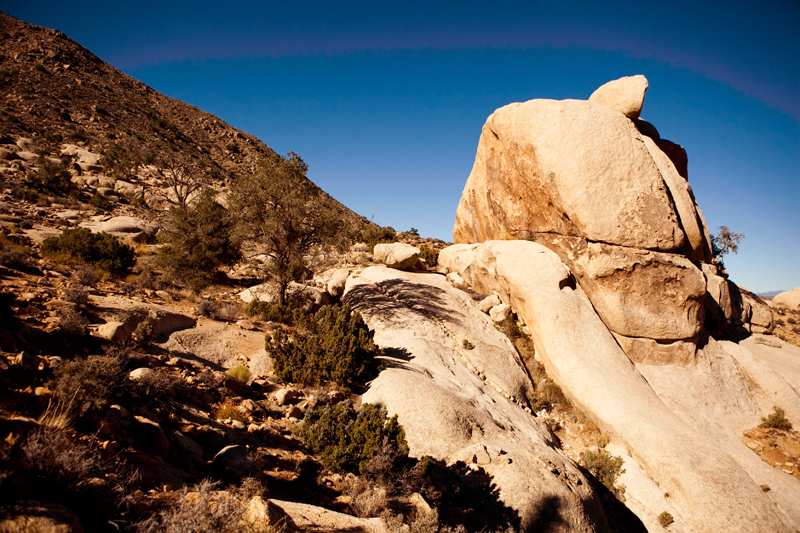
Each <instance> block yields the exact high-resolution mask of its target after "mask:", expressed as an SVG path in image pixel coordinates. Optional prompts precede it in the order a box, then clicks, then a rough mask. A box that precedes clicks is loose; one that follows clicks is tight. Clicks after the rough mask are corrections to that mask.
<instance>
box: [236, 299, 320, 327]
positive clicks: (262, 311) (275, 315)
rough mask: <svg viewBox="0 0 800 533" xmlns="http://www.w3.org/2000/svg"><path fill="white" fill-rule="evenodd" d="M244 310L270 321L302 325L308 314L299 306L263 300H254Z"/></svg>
mask: <svg viewBox="0 0 800 533" xmlns="http://www.w3.org/2000/svg"><path fill="white" fill-rule="evenodd" d="M244 312H245V313H247V314H248V315H250V316H256V317H258V318H260V319H261V320H266V321H268V322H278V323H280V324H286V325H287V326H302V325H303V324H305V322H306V319H307V315H306V313H305V311H303V310H302V309H299V308H297V307H289V306H286V305H280V304H271V303H269V302H262V301H261V300H252V301H251V302H250V303H248V304H247V307H245V309H244Z"/></svg>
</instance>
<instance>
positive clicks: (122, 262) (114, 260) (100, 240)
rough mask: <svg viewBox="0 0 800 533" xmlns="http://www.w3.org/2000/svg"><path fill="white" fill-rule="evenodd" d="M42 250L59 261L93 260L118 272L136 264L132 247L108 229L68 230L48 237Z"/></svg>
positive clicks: (43, 253) (99, 266)
mask: <svg viewBox="0 0 800 533" xmlns="http://www.w3.org/2000/svg"><path fill="white" fill-rule="evenodd" d="M41 253H42V255H43V256H50V257H51V258H53V259H54V260H56V261H60V262H73V261H77V262H81V263H89V264H92V265H94V266H96V267H97V268H100V269H102V270H106V271H108V272H114V273H119V272H125V271H129V270H130V269H131V268H133V266H134V265H135V264H136V254H135V252H134V250H133V248H132V247H131V246H128V245H127V244H122V243H121V242H119V240H118V239H117V238H116V237H114V236H113V235H110V234H108V233H106V232H104V231H101V232H100V233H92V232H91V230H89V229H88V228H76V229H66V230H64V231H63V232H62V233H61V235H59V236H58V237H50V238H48V239H45V240H44V242H43V243H42V247H41Z"/></svg>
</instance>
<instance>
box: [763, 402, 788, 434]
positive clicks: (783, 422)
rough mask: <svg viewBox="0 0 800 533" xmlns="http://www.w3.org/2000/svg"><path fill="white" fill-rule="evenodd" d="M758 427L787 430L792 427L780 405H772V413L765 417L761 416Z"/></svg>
mask: <svg viewBox="0 0 800 533" xmlns="http://www.w3.org/2000/svg"><path fill="white" fill-rule="evenodd" d="M758 427H762V428H775V429H784V430H789V429H792V423H791V422H789V419H788V418H786V411H784V410H783V408H782V407H777V406H773V407H772V414H770V415H769V416H767V417H763V416H762V417H761V423H760V424H759V425H758Z"/></svg>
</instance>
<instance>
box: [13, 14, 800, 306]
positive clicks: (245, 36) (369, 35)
mask: <svg viewBox="0 0 800 533" xmlns="http://www.w3.org/2000/svg"><path fill="white" fill-rule="evenodd" d="M554 4H555V3H554V2H547V3H545V2H525V3H517V2H495V3H493V4H491V5H489V4H488V3H480V4H479V3H469V2H460V3H446V4H443V3H441V2H436V3H435V2H426V3H422V2H403V3H396V2H384V1H370V2H347V3H345V4H335V3H331V2H302V3H301V2H292V3H290V2H273V3H269V2H264V3H258V4H257V5H254V4H251V3H250V2H235V1H234V2H227V3H220V2H214V3H212V2H192V3H191V4H189V3H187V4H183V5H181V4H176V3H170V4H169V5H168V6H162V5H160V4H159V3H156V2H138V3H130V4H124V5H115V3H110V2H91V1H89V2H82V3H81V5H80V8H79V9H77V8H76V7H75V6H74V5H70V4H66V3H64V4H62V3H56V2H48V1H45V2H5V4H4V6H3V7H2V9H3V10H4V11H6V12H9V13H10V14H12V15H14V16H16V17H18V18H21V19H22V20H26V21H29V22H33V23H35V24H40V25H43V26H47V27H51V28H57V29H59V30H61V31H63V32H64V33H66V34H67V35H69V36H70V37H72V38H73V39H75V40H76V41H78V42H79V43H81V44H83V45H84V46H86V47H87V48H89V49H90V50H92V51H93V52H94V53H96V54H97V55H98V56H100V57H101V58H102V59H104V60H106V61H108V62H109V63H111V64H112V65H114V66H116V67H117V68H119V69H121V70H123V71H124V72H126V73H128V74H130V75H132V76H134V77H136V78H138V79H140V80H142V81H144V82H145V83H147V84H148V85H150V86H152V87H153V88H154V89H156V90H158V91H160V92H163V93H165V94H167V95H169V96H173V97H175V98H179V99H181V100H184V101H186V102H189V103H191V104H193V105H195V106H197V107H199V108H201V109H203V110H206V111H209V112H212V113H214V114H216V115H218V116H219V117H221V118H222V119H223V120H225V121H226V122H228V123H230V124H232V125H234V126H236V127H238V128H241V129H243V130H245V131H248V132H250V133H252V134H254V135H256V136H257V137H259V138H260V139H261V140H263V141H264V142H265V143H267V144H268V145H270V146H271V147H272V148H274V149H275V150H276V151H278V152H280V153H286V152H289V151H295V152H297V153H299V154H301V155H302V156H303V158H304V159H305V160H306V162H307V163H308V164H309V167H310V170H309V177H310V178H311V179H313V180H314V181H315V182H316V183H318V184H319V185H320V186H321V187H323V188H324V189H325V190H326V191H328V192H329V193H331V194H332V195H333V196H334V197H336V198H337V199H339V200H340V201H342V202H343V203H344V204H345V205H347V206H348V207H350V208H351V209H353V210H355V211H356V212H358V213H360V214H363V215H365V216H367V217H370V216H373V215H374V220H375V221H376V222H379V223H381V224H384V225H387V224H388V225H392V226H393V227H395V229H399V230H406V229H409V228H410V227H412V226H414V227H416V228H418V229H419V230H420V233H421V234H422V235H424V236H434V237H439V238H443V239H445V240H449V239H450V238H451V236H450V231H451V230H452V225H453V221H454V217H455V209H456V206H457V205H458V201H459V198H460V195H461V190H462V189H463V186H464V182H465V181H466V178H467V176H468V175H469V172H470V169H471V167H472V163H473V160H474V157H475V149H476V147H477V143H478V137H479V136H480V131H481V127H482V125H483V122H484V121H485V120H486V117H488V115H489V114H491V113H492V111H494V110H495V109H496V108H498V107H501V106H503V105H505V104H508V103H511V102H515V101H524V100H528V99H531V98H553V99H563V98H578V99H586V98H588V97H589V95H590V94H591V92H592V91H593V90H594V89H595V88H597V87H598V86H599V85H601V84H603V83H605V82H606V81H609V80H611V79H615V78H618V77H621V76H625V75H631V74H644V75H645V76H647V78H648V80H649V81H650V89H649V91H648V93H647V98H646V99H645V105H644V111H643V114H642V116H643V118H645V119H647V120H649V121H650V122H652V123H653V124H654V125H655V126H656V127H657V128H658V129H659V131H660V133H661V135H662V137H665V138H668V139H670V140H673V141H675V142H678V143H679V144H681V145H683V146H684V147H685V148H686V149H687V151H688V153H689V179H690V183H691V184H692V187H693V188H694V191H695V195H696V197H697V199H698V202H699V204H700V206H701V208H702V209H703V212H704V214H705V216H706V218H707V220H708V223H709V226H711V227H712V229H713V228H716V227H717V226H719V225H722V224H726V225H729V226H730V227H731V228H732V229H733V230H735V231H739V232H743V233H745V235H746V236H747V237H746V239H745V241H743V243H742V247H741V251H740V253H739V254H738V255H735V256H730V257H729V258H727V259H726V264H727V265H728V267H729V271H730V272H731V276H732V278H733V279H734V280H736V281H737V282H739V283H740V284H742V285H744V286H745V287H747V288H749V289H751V290H755V291H768V290H774V289H789V288H793V287H796V286H798V285H800V237H798V228H800V209H798V202H800V170H798V169H800V32H799V31H798V28H800V7H798V3H797V2H762V3H761V4H760V5H758V8H757V9H754V8H753V7H752V6H753V4H745V3H741V4H736V3H728V4H725V9H724V11H720V9H719V8H718V7H716V6H709V5H705V4H706V3H701V2H692V3H690V2H670V3H669V4H668V5H667V3H664V4H665V5H659V6H653V5H652V4H653V3H652V2H623V3H613V5H608V4H602V3H591V4H589V3H586V4H585V5H583V4H581V5H576V4H574V3H573V4H571V7H570V8H566V7H558V6H555V5H554ZM720 5H721V4H720ZM576 6H577V7H576Z"/></svg>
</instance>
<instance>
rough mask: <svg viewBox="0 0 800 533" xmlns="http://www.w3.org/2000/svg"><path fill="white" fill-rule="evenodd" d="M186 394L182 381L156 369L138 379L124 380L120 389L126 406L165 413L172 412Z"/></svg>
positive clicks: (185, 387) (184, 384)
mask: <svg viewBox="0 0 800 533" xmlns="http://www.w3.org/2000/svg"><path fill="white" fill-rule="evenodd" d="M188 392H189V389H188V387H187V385H186V383H185V382H184V381H183V379H181V378H180V377H178V376H175V375H173V374H171V373H169V372H166V371H164V370H161V369H158V368H155V369H153V372H152V373H148V374H145V375H144V376H141V377H140V378H138V379H135V380H134V379H129V380H126V381H125V382H124V383H123V388H122V396H123V397H124V398H125V401H126V404H130V405H136V406H146V407H148V408H150V409H154V410H156V411H163V412H167V413H172V412H174V411H175V410H176V409H177V408H178V405H179V402H180V399H181V398H183V397H184V396H186V394H187V393H188Z"/></svg>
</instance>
